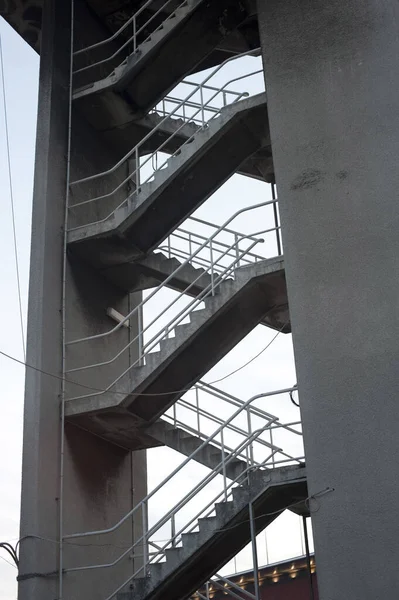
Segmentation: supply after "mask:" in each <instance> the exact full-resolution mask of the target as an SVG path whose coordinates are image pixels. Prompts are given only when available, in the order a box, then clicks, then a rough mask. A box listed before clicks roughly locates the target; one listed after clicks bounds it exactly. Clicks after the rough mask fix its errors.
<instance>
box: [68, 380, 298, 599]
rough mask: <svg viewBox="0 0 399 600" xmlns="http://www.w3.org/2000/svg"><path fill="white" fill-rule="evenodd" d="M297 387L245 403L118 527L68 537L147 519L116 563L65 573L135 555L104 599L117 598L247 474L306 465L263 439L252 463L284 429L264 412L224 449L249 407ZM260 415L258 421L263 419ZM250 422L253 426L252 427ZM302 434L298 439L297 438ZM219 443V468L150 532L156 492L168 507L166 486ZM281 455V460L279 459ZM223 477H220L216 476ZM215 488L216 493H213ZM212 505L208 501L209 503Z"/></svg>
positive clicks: (102, 532)
mask: <svg viewBox="0 0 399 600" xmlns="http://www.w3.org/2000/svg"><path fill="white" fill-rule="evenodd" d="M294 389H296V388H286V389H281V390H277V391H272V392H266V393H263V394H258V395H256V396H253V397H252V398H250V399H249V400H247V401H246V402H242V403H241V405H240V406H239V408H238V409H237V410H236V411H235V412H234V413H233V414H232V415H231V416H230V417H229V418H228V419H226V421H225V422H224V423H222V424H221V425H220V426H219V427H217V429H216V430H215V431H214V432H213V433H212V434H211V435H209V436H208V437H207V438H206V439H205V440H204V441H203V442H202V444H201V445H200V446H199V447H198V448H197V449H196V450H195V451H194V452H193V453H192V454H191V455H190V456H189V457H187V458H186V459H185V460H184V461H183V462H182V463H181V464H180V465H179V466H178V467H177V468H176V469H175V470H174V471H173V472H172V473H171V474H170V475H168V476H167V477H166V478H165V479H164V480H163V481H162V482H161V483H160V484H159V485H157V486H156V487H155V489H154V490H153V491H152V492H150V494H148V495H147V496H146V497H145V498H144V499H143V500H142V501H141V502H139V503H138V504H137V505H136V506H135V507H134V508H132V509H131V510H130V511H129V512H128V513H126V515H125V516H123V517H122V518H121V519H120V520H119V521H118V522H117V523H116V524H115V525H114V526H112V527H109V528H107V529H101V530H96V531H87V532H79V533H73V534H69V535H66V536H64V540H65V541H66V540H71V539H76V538H88V537H91V536H99V535H106V534H110V533H112V532H114V531H116V530H117V529H119V528H120V527H121V526H122V525H123V524H124V523H126V522H127V520H128V519H131V518H133V517H135V516H141V518H142V519H143V524H144V526H143V530H144V531H143V534H142V535H141V536H140V537H139V538H138V539H137V540H135V541H134V542H133V543H132V544H131V546H130V547H129V548H127V549H125V550H124V551H123V552H122V553H121V554H120V555H119V556H118V557H117V558H116V559H115V560H113V561H112V562H108V563H102V564H94V565H82V566H71V567H67V568H65V570H64V572H65V573H68V572H76V571H86V570H93V569H104V568H112V567H114V566H116V565H117V564H119V563H120V562H121V561H122V560H124V559H129V558H133V557H134V556H136V557H137V556H140V557H143V564H142V565H141V566H140V567H139V568H138V569H136V570H135V571H134V572H133V573H132V574H131V575H130V576H129V577H128V578H127V579H126V580H125V581H124V582H123V583H122V584H121V585H120V586H119V587H118V588H117V589H116V590H114V591H113V592H112V594H111V595H108V596H107V598H106V600H111V599H112V598H114V597H115V595H116V594H117V593H119V592H120V591H121V590H122V589H123V588H124V587H125V586H126V585H128V584H129V583H130V582H131V581H132V579H134V578H135V577H137V576H138V575H140V574H142V575H143V576H145V575H146V574H147V573H148V567H149V565H150V564H154V563H158V562H160V561H162V560H164V558H165V552H166V550H167V549H168V548H175V547H176V546H178V545H179V544H181V540H182V535H183V534H185V533H191V532H193V531H194V530H196V529H197V527H198V519H200V518H201V519H203V518H207V517H209V516H211V515H212V514H213V513H214V511H215V503H217V502H223V501H228V500H229V498H231V496H232V493H233V489H234V488H235V487H237V486H238V485H240V484H241V483H242V482H243V481H245V479H246V478H247V477H248V475H249V473H250V472H251V471H252V470H253V469H254V468H256V469H259V468H261V469H270V468H275V467H276V466H277V465H278V466H280V465H282V464H285V465H287V464H300V463H302V461H303V460H304V457H303V455H302V454H301V455H299V456H290V455H288V454H287V453H285V452H284V451H283V450H282V448H279V447H278V446H276V445H274V444H270V443H269V442H267V441H266V440H263V442H264V443H263V444H262V449H263V454H262V456H260V458H259V460H255V459H254V455H255V452H254V449H253V446H254V445H255V444H257V443H258V441H259V440H260V439H262V436H263V435H265V434H267V433H268V430H269V428H270V427H274V428H275V427H277V426H278V427H280V428H285V427H286V426H285V424H282V423H279V419H278V418H277V417H276V416H275V415H272V414H270V413H267V412H266V411H261V412H262V421H261V422H258V423H257V428H256V429H255V430H253V431H251V429H250V424H248V429H247V432H246V436H245V439H244V441H239V443H238V444H237V445H236V446H235V447H234V448H233V449H231V448H227V447H226V446H225V444H224V434H225V432H226V430H227V429H228V428H229V427H231V426H232V424H233V423H234V421H235V420H236V419H237V418H240V416H242V415H244V416H245V420H246V417H247V415H248V414H252V412H251V410H250V407H251V405H252V404H253V403H254V402H255V401H256V400H258V399H260V398H270V397H272V396H277V395H281V394H287V393H290V392H292V391H293V390H294ZM259 416H260V415H259V414H258V415H257V417H258V418H259ZM249 423H250V422H249ZM288 431H290V432H291V431H292V428H291V426H289V427H288ZM298 433H299V432H298V431H295V434H296V435H298ZM215 440H218V441H219V443H220V445H221V446H220V447H221V461H220V462H219V464H218V465H217V466H216V467H215V468H214V469H213V470H212V471H210V472H209V473H208V474H207V475H206V476H205V477H203V478H202V479H201V480H200V481H199V482H198V483H196V484H195V485H194V486H193V487H192V489H190V490H189V491H188V493H185V495H184V496H183V497H182V498H181V499H180V500H179V501H178V502H177V503H176V504H175V505H174V506H173V507H172V508H170V509H169V510H167V512H166V514H165V515H164V516H162V518H161V519H159V520H158V521H157V522H156V523H155V524H154V525H152V526H150V527H148V525H147V523H148V521H147V518H148V510H149V504H150V502H151V501H152V500H154V499H156V496H157V494H158V493H160V494H161V495H162V498H163V504H164V502H165V497H166V496H165V487H166V485H167V484H169V483H170V482H171V480H173V479H174V478H175V477H177V476H179V475H181V474H182V472H183V469H184V467H186V466H187V465H188V464H189V463H191V461H192V460H195V458H196V456H197V455H198V454H199V453H201V452H202V451H203V450H204V449H205V448H206V447H207V446H209V445H210V444H211V445H214V444H215ZM279 455H281V456H282V458H277V457H278V456H279ZM237 457H239V458H240V459H241V460H243V461H245V462H244V465H243V466H244V468H243V470H242V472H241V473H240V474H239V475H238V476H237V477H236V478H235V479H234V480H231V481H228V480H227V476H226V467H227V466H228V465H229V464H230V463H231V462H232V461H233V460H235V459H236V458H237ZM219 475H222V477H218V476H219ZM215 486H216V492H215ZM206 490H207V491H208V492H209V493H208V495H207V500H206V501H205V502H206V504H205V506H202V508H201V509H200V510H199V511H198V510H197V505H198V498H199V494H201V493H203V492H204V491H206ZM209 497H211V500H210V501H208V498H209ZM191 500H194V504H193V505H191V507H192V508H191V510H190V511H189V516H187V513H188V509H187V506H188V504H189V503H190V501H191ZM165 526H167V527H168V531H169V534H168V535H167V536H166V537H167V539H166V541H165V542H161V543H159V542H158V541H156V536H158V535H159V536H161V537H162V539H164V538H165ZM150 546H151V547H152V548H154V551H153V552H151V553H150V552H149V548H150Z"/></svg>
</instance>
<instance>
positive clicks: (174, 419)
mask: <svg viewBox="0 0 399 600" xmlns="http://www.w3.org/2000/svg"><path fill="white" fill-rule="evenodd" d="M176 417H177V415H176V402H175V403H174V404H173V425H174V427H176V425H177V418H176Z"/></svg>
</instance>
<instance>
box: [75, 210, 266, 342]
mask: <svg viewBox="0 0 399 600" xmlns="http://www.w3.org/2000/svg"><path fill="white" fill-rule="evenodd" d="M272 203H273V200H270V201H267V202H260V203H258V204H252V205H251V206H248V207H246V208H241V209H240V210H238V211H237V212H235V213H234V215H232V216H231V217H230V218H229V219H227V221H226V222H225V223H224V224H223V225H221V226H220V227H219V228H218V229H217V230H216V231H215V232H214V233H213V234H212V236H211V237H210V238H208V240H207V241H206V242H204V243H203V244H201V246H200V247H199V248H198V249H197V250H196V252H195V253H194V256H196V255H197V254H199V252H200V251H201V250H203V249H204V248H205V247H206V245H207V244H208V242H209V241H210V240H211V239H214V238H215V237H216V235H217V234H218V233H220V232H221V231H223V230H224V229H225V226H226V225H228V224H229V223H231V222H232V221H233V220H234V219H235V218H237V217H238V216H239V215H241V214H243V213H244V212H247V211H249V210H256V209H258V208H263V207H264V206H267V205H269V204H272ZM189 262H190V261H189V259H187V260H185V261H184V262H183V263H182V264H181V265H180V266H179V267H178V268H177V269H176V270H175V271H174V272H173V273H172V274H171V275H169V276H168V277H167V278H166V279H165V280H164V281H163V282H162V284H161V285H160V286H158V288H156V290H154V291H153V292H152V293H151V294H149V296H147V298H146V299H145V300H144V301H143V302H141V304H139V305H138V306H137V307H135V308H134V309H133V310H132V311H130V313H129V314H128V315H126V317H124V318H123V319H122V320H121V321H120V322H119V323H118V324H117V325H115V327H113V328H112V329H110V330H109V331H107V332H105V333H100V334H97V335H92V336H88V337H85V338H80V339H77V340H72V341H70V342H68V343H67V345H69V346H71V345H73V344H79V343H81V342H87V341H91V340H95V339H98V338H102V337H105V336H108V335H110V334H111V333H114V332H115V331H118V329H120V328H121V327H123V325H124V323H125V322H126V321H127V320H129V318H130V317H131V316H132V315H133V313H134V312H136V311H137V310H138V307H139V306H144V304H146V302H148V301H149V300H150V299H151V298H152V297H153V296H154V295H155V294H156V293H157V291H159V290H160V289H161V288H162V287H165V286H166V285H167V283H169V281H170V280H171V279H172V277H174V276H176V273H178V272H179V271H180V269H182V268H183V267H184V266H185V265H187V264H188V263H189Z"/></svg>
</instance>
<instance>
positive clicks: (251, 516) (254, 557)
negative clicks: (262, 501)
mask: <svg viewBox="0 0 399 600" xmlns="http://www.w3.org/2000/svg"><path fill="white" fill-rule="evenodd" d="M248 511H249V528H250V531H251V546H252V563H253V568H254V588H255V598H256V600H260V592H259V568H258V549H257V547H256V533H255V520H254V509H253V504H252V502H250V503H249V506H248Z"/></svg>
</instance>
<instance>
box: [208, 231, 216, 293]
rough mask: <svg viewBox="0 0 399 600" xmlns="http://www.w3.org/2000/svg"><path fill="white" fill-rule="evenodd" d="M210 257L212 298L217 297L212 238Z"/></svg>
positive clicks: (210, 241)
mask: <svg viewBox="0 0 399 600" xmlns="http://www.w3.org/2000/svg"><path fill="white" fill-rule="evenodd" d="M209 256H210V263H211V287H212V296H214V295H215V276H214V266H213V243H212V238H211V239H210V240H209Z"/></svg>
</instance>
